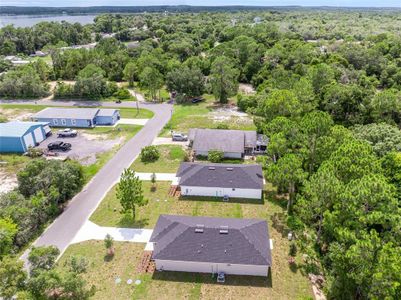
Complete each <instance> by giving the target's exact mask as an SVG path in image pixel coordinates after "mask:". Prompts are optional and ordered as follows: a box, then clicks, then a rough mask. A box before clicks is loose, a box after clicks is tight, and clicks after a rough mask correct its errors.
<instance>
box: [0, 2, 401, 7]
mask: <svg viewBox="0 0 401 300" xmlns="http://www.w3.org/2000/svg"><path fill="white" fill-rule="evenodd" d="M7 5H10V6H54V7H60V6H62V7H68V6H144V5H194V6H201V5H203V6H219V5H260V6H288V5H301V6H336V7H401V0H248V1H247V0H85V1H82V0H64V1H59V0H57V1H55V0H0V6H7Z"/></svg>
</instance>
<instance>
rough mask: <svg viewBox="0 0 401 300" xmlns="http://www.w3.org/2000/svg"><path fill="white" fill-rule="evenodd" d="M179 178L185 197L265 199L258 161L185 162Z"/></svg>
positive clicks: (261, 173)
mask: <svg viewBox="0 0 401 300" xmlns="http://www.w3.org/2000/svg"><path fill="white" fill-rule="evenodd" d="M176 177H177V180H176V181H177V182H178V186H179V187H180V189H181V195H183V196H205V197H230V198H248V199H261V198H262V193H263V171H262V167H261V166H260V165H257V164H249V165H247V164H243V165H240V164H211V163H209V164H205V163H192V162H183V163H181V165H180V168H179V169H178V172H177V174H176Z"/></svg>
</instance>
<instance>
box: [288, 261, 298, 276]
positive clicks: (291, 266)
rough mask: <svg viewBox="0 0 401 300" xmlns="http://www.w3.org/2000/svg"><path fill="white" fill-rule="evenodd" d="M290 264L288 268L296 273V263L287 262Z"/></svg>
mask: <svg viewBox="0 0 401 300" xmlns="http://www.w3.org/2000/svg"><path fill="white" fill-rule="evenodd" d="M289 265H290V270H291V272H292V273H297V272H298V264H297V263H296V262H294V263H292V264H289Z"/></svg>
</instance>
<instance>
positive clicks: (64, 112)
mask: <svg viewBox="0 0 401 300" xmlns="http://www.w3.org/2000/svg"><path fill="white" fill-rule="evenodd" d="M98 112H99V109H98V108H59V107H48V108H45V109H44V110H41V111H40V112H38V113H36V114H35V115H34V116H33V118H46V119H56V118H57V119H58V118H60V119H81V120H89V119H94V118H95V117H96V115H97V113H98Z"/></svg>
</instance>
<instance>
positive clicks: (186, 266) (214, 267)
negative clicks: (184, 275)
mask: <svg viewBox="0 0 401 300" xmlns="http://www.w3.org/2000/svg"><path fill="white" fill-rule="evenodd" d="M155 263H156V269H157V270H164V271H179V272H197V273H218V272H224V273H226V274H231V275H252V276H267V274H268V271H269V266H267V265H265V266H263V265H238V264H226V263H224V264H223V263H212V262H190V261H173V260H160V259H156V260H155Z"/></svg>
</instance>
